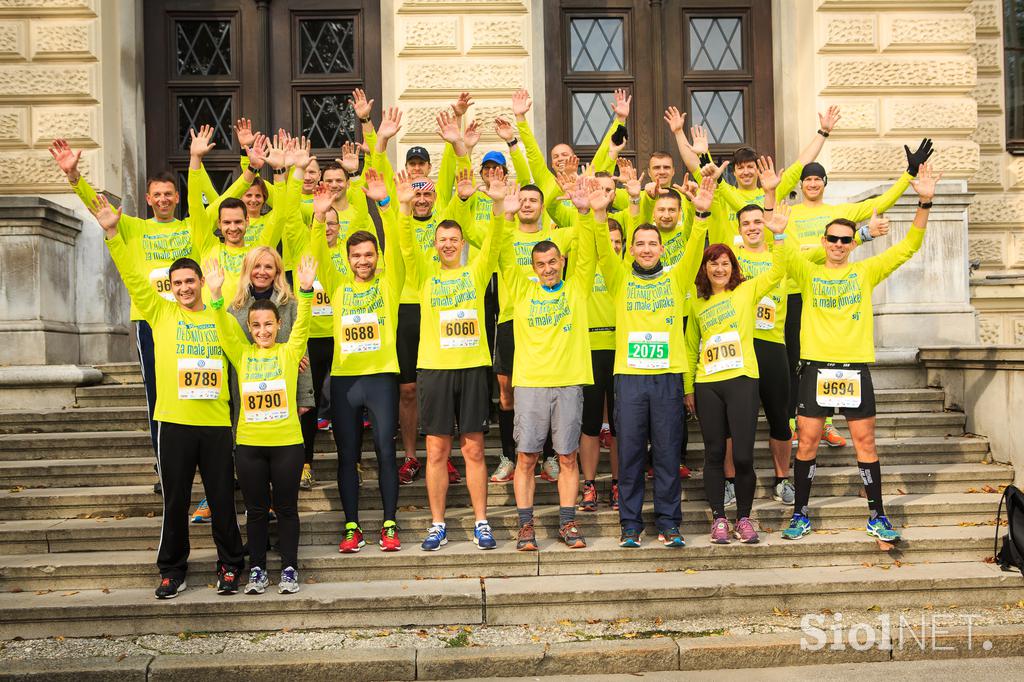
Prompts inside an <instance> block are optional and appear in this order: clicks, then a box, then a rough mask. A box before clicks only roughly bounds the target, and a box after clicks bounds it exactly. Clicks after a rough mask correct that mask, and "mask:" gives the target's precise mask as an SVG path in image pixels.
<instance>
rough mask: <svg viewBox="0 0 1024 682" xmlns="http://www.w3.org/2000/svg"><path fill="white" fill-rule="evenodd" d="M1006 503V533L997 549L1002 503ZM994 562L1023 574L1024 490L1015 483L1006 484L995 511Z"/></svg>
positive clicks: (1005, 569) (1003, 567)
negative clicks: (1000, 546) (997, 508)
mask: <svg viewBox="0 0 1024 682" xmlns="http://www.w3.org/2000/svg"><path fill="white" fill-rule="evenodd" d="M1004 504H1005V505H1006V520H1007V526H1006V528H1007V533H1006V535H1005V536H1003V547H1002V549H999V525H1000V519H1001V518H1002V513H1003V505H1004ZM993 549H995V550H996V554H995V557H996V563H997V564H999V568H1001V569H1003V570H1004V571H1012V570H1013V569H1015V568H1016V569H1017V570H1018V571H1020V572H1021V575H1024V492H1021V490H1020V488H1018V487H1017V486H1015V485H1008V486H1006V490H1004V491H1003V497H1002V498H1001V499H1000V500H999V511H998V512H996V541H995V545H994V547H993Z"/></svg>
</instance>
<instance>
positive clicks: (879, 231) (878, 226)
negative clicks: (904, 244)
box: [868, 210, 889, 239]
mask: <svg viewBox="0 0 1024 682" xmlns="http://www.w3.org/2000/svg"><path fill="white" fill-rule="evenodd" d="M868 233H869V234H870V235H871V238H872V239H874V238H876V237H884V236H885V235H887V234H889V219H888V218H886V217H884V216H880V215H878V211H877V210H873V211H871V219H870V220H869V221H868Z"/></svg>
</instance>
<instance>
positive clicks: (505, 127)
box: [494, 118, 533, 187]
mask: <svg viewBox="0 0 1024 682" xmlns="http://www.w3.org/2000/svg"><path fill="white" fill-rule="evenodd" d="M494 132H495V134H497V136H498V137H500V138H501V139H502V140H504V141H505V144H507V145H508V155H509V156H510V157H511V158H512V168H514V169H515V171H516V182H517V183H519V186H520V187H522V186H523V185H526V184H529V183H531V182H533V173H531V172H530V163H529V162H528V161H527V160H526V154H525V153H523V146H522V145H521V144H519V138H518V137H516V129H515V126H513V125H512V123H511V122H509V120H508V119H505V118H496V119H494Z"/></svg>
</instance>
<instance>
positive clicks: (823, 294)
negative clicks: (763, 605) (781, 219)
mask: <svg viewBox="0 0 1024 682" xmlns="http://www.w3.org/2000/svg"><path fill="white" fill-rule="evenodd" d="M913 170H914V176H915V179H914V180H913V181H912V183H911V184H913V186H914V190H915V191H916V192H917V196H918V204H917V205H918V209H917V214H916V215H915V216H914V221H913V223H912V225H911V227H910V230H909V231H908V233H907V236H906V237H904V238H903V240H902V241H900V242H899V243H897V244H895V245H893V246H891V247H890V248H889V249H887V250H886V251H883V252H882V253H880V254H878V255H875V256H872V257H871V258H866V259H864V260H862V261H857V262H856V263H851V262H850V253H851V252H852V251H853V248H854V245H855V242H854V236H855V235H856V232H857V225H856V223H854V222H853V221H852V220H848V219H846V218H836V219H834V220H832V221H831V222H829V223H828V225H826V227H825V230H824V236H823V237H822V238H821V245H822V247H824V249H825V263H824V265H815V264H812V263H810V262H809V261H807V260H805V259H803V258H800V257H791V258H790V259H789V263H788V268H787V269H788V272H789V274H790V277H791V278H792V280H793V282H794V283H795V284H796V286H797V287H798V288H799V291H800V293H801V295H802V297H803V300H804V303H805V305H804V306H803V308H802V310H801V314H802V316H803V318H804V320H803V323H802V324H801V330H800V337H801V352H800V357H801V360H800V373H799V377H800V383H799V389H798V390H799V393H798V398H797V415H798V416H797V422H798V431H799V436H800V445H799V448H798V449H797V454H796V463H795V464H794V467H793V474H794V478H795V483H796V500H795V501H794V505H793V506H794V509H793V518H792V521H791V522H790V524H789V528H787V529H786V530H784V531H783V532H782V537H784V538H787V539H790V540H796V539H798V538H801V537H803V536H804V535H807V534H808V533H810V532H811V522H810V519H809V518H808V511H809V510H808V501H809V500H810V495H811V481H812V479H813V478H814V468H815V452H816V451H817V448H818V442H819V440H820V438H821V431H822V429H823V428H824V425H825V417H826V416H828V415H831V414H833V413H835V411H836V410H838V411H840V412H841V413H842V414H843V415H844V416H845V417H846V420H847V423H848V424H849V426H850V435H851V436H852V437H853V445H854V448H855V449H856V451H857V468H858V469H859V470H860V475H861V479H862V480H863V482H864V490H865V492H866V493H867V499H868V507H869V508H870V510H871V515H870V517H869V519H868V523H867V532H868V535H871V536H872V537H876V538H878V539H879V540H882V541H885V542H896V541H898V540H899V539H900V535H899V533H898V532H897V531H896V530H894V529H893V527H892V524H891V523H890V522H889V519H888V518H886V516H885V510H884V508H883V506H882V473H881V468H880V466H879V463H878V452H877V450H876V448H875V394H874V388H873V385H872V382H871V371H870V369H869V364H870V363H873V362H874V361H875V342H874V315H873V313H872V309H871V293H872V290H873V289H874V288H875V287H876V286H878V285H879V284H881V283H882V281H883V280H884V279H885V278H886V277H888V276H889V275H890V274H892V272H893V271H894V270H896V268H898V267H899V266H901V265H902V264H903V263H905V262H906V261H907V260H909V259H910V258H911V257H912V256H913V255H914V253H916V252H917V250H918V249H919V248H921V244H922V243H923V241H924V230H925V226H926V225H927V223H928V210H929V209H930V208H931V206H932V198H933V197H934V196H935V184H936V182H938V180H939V178H940V177H941V175H933V174H932V171H931V169H930V168H929V167H928V165H927V164H924V163H922V164H920V166H919V167H915V168H914V169H913ZM791 224H792V221H791ZM791 255H792V254H791ZM789 314H790V315H793V314H794V311H793V309H792V307H790V310H789Z"/></svg>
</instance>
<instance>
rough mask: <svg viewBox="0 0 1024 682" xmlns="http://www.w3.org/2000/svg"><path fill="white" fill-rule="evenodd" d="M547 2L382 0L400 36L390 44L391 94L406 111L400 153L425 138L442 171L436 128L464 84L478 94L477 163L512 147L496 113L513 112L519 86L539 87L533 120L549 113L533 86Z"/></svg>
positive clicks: (387, 88) (386, 91)
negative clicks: (539, 25) (497, 130)
mask: <svg viewBox="0 0 1024 682" xmlns="http://www.w3.org/2000/svg"><path fill="white" fill-rule="evenodd" d="M389 4H390V7H388V5H389ZM539 8H540V3H539V2H532V1H531V0H392V2H391V3H387V2H385V3H382V8H381V9H382V15H385V16H382V23H383V24H384V26H385V28H386V27H387V25H388V22H389V20H390V22H393V23H392V24H391V26H392V27H393V34H392V35H393V36H394V44H393V49H391V50H390V51H389V49H388V46H387V45H386V44H385V45H384V48H383V52H384V54H383V55H382V56H383V69H382V70H383V72H384V79H383V80H384V88H383V95H384V100H385V104H387V105H389V106H390V105H392V104H396V105H397V106H400V107H401V108H402V111H403V112H404V118H403V119H402V131H401V132H400V133H399V135H398V145H397V149H395V150H394V151H392V152H391V153H393V154H394V156H393V157H392V160H393V161H397V162H398V163H401V162H404V160H405V152H406V150H408V149H409V147H412V146H415V145H422V146H424V147H426V148H427V150H428V151H429V152H430V156H431V160H432V161H433V162H434V163H433V165H434V171H435V172H436V171H437V167H438V165H439V162H440V159H441V151H442V149H443V146H444V143H443V142H441V140H440V138H438V136H437V134H436V132H435V131H436V125H435V123H434V117H435V116H436V114H437V112H438V111H439V110H440V109H442V108H444V107H446V106H448V105H449V104H451V102H453V101H454V100H455V98H456V97H458V95H459V93H460V92H462V91H464V90H467V91H470V92H472V94H473V97H474V100H475V102H476V104H475V106H474V107H473V108H472V109H470V111H469V114H468V115H467V120H472V119H477V120H479V121H480V122H481V125H482V128H483V137H482V138H481V140H480V144H479V145H477V147H476V149H475V150H474V154H473V157H474V164H479V163H480V159H481V157H482V156H483V155H484V154H485V153H487V152H488V151H490V150H492V149H497V150H499V151H503V152H507V151H508V148H507V147H506V146H505V144H504V142H503V141H502V140H501V139H499V138H498V137H497V136H496V135H495V134H494V126H493V121H494V118H495V117H496V116H499V115H502V116H505V117H507V118H511V116H512V110H511V106H510V100H511V97H512V93H513V92H515V91H516V90H517V89H518V88H521V87H527V88H530V89H531V92H533V94H534V95H535V109H534V111H533V112H531V116H532V117H533V118H532V119H531V123H535V122H536V121H538V120H541V121H542V120H543V109H541V108H540V104H539V102H538V100H537V98H536V95H537V93H536V92H535V91H534V89H533V87H532V86H533V83H534V77H533V68H534V63H533V62H532V61H531V57H530V55H531V54H538V53H543V46H540V45H538V42H539V35H538V34H535V32H534V30H533V28H532V23H533V22H534V20H535V19H537V18H538V17H535V16H534V13H535V12H536V11H539ZM389 9H390V17H388V16H386V14H387V12H388V10H389ZM385 42H386V41H385ZM389 74H390V75H391V76H392V77H390V78H389ZM538 109H540V111H539V112H538ZM375 115H376V112H375ZM534 127H535V129H536V125H535V126H534ZM509 170H510V171H511V170H512V169H511V167H510V168H509Z"/></svg>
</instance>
